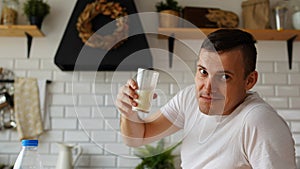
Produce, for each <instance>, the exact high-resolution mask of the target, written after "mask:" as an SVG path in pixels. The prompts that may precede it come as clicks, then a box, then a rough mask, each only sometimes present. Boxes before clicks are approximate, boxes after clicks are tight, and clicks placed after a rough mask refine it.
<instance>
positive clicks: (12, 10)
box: [1, 0, 19, 25]
mask: <svg viewBox="0 0 300 169" xmlns="http://www.w3.org/2000/svg"><path fill="white" fill-rule="evenodd" d="M18 10H19V1H18V0H3V1H2V9H1V24H3V25H16V24H17V20H18Z"/></svg>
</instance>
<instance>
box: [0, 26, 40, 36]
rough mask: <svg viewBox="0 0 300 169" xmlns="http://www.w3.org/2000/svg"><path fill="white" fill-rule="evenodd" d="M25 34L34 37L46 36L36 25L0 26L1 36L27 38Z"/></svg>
mask: <svg viewBox="0 0 300 169" xmlns="http://www.w3.org/2000/svg"><path fill="white" fill-rule="evenodd" d="M25 33H28V34H29V35H31V36H32V37H44V36H45V35H44V34H43V33H42V32H41V31H40V30H39V29H38V28H37V26H35V25H0V36H4V37H26V35H25Z"/></svg>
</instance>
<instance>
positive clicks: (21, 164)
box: [13, 140, 43, 169]
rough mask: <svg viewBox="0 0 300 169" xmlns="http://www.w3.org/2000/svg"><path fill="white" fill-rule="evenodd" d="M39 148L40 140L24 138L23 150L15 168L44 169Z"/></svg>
mask: <svg viewBox="0 0 300 169" xmlns="http://www.w3.org/2000/svg"><path fill="white" fill-rule="evenodd" d="M37 149H38V140H22V150H21V152H20V154H19V156H18V158H17V160H16V163H15V165H14V168H13V169H43V165H42V161H41V159H40V155H39V153H38V152H37Z"/></svg>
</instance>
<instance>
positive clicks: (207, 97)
mask: <svg viewBox="0 0 300 169" xmlns="http://www.w3.org/2000/svg"><path fill="white" fill-rule="evenodd" d="M200 99H203V100H206V101H217V100H224V97H223V96H214V95H200Z"/></svg>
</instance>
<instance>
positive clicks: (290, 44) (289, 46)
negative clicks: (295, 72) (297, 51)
mask: <svg viewBox="0 0 300 169" xmlns="http://www.w3.org/2000/svg"><path fill="white" fill-rule="evenodd" d="M297 36H298V35H294V36H293V37H291V38H290V39H288V40H287V49H288V59H289V69H290V70H291V69H292V64H293V63H292V62H293V43H294V40H295V39H296V38H297Z"/></svg>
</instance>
